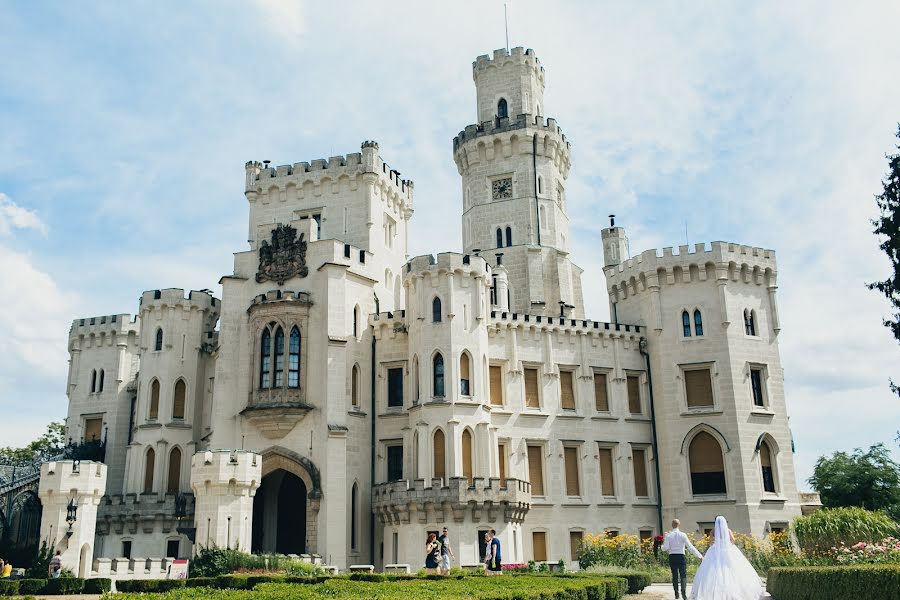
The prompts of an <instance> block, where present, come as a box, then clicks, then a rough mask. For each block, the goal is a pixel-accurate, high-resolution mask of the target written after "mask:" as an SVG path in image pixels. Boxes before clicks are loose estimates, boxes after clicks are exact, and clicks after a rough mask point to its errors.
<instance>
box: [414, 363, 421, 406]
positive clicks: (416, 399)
mask: <svg viewBox="0 0 900 600" xmlns="http://www.w3.org/2000/svg"><path fill="white" fill-rule="evenodd" d="M419 398H420V396H419V357H418V356H413V404H418V403H419Z"/></svg>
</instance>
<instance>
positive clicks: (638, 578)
mask: <svg viewBox="0 0 900 600" xmlns="http://www.w3.org/2000/svg"><path fill="white" fill-rule="evenodd" d="M604 575H605V576H606V577H621V578H622V579H624V580H625V581H627V582H628V593H629V594H640V593H641V592H643V591H644V588H645V587H647V586H649V585H650V584H651V583H653V579H652V577H650V573H646V572H644V571H624V570H623V571H611V572H609V573H604Z"/></svg>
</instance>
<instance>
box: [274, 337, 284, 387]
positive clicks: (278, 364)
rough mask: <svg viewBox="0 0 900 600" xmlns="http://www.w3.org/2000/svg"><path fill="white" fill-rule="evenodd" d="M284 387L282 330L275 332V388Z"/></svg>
mask: <svg viewBox="0 0 900 600" xmlns="http://www.w3.org/2000/svg"><path fill="white" fill-rule="evenodd" d="M283 386H284V330H282V329H281V327H279V328H278V329H276V330H275V386H274V387H277V388H280V387H283Z"/></svg>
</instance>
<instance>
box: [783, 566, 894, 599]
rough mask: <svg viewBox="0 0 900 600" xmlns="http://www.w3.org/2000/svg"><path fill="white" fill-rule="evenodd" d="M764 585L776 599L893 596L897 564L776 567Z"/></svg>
mask: <svg viewBox="0 0 900 600" xmlns="http://www.w3.org/2000/svg"><path fill="white" fill-rule="evenodd" d="M766 588H767V590H768V591H769V593H770V594H772V596H773V597H775V598H778V600H845V599H847V598H865V600H896V599H897V597H898V590H900V565H856V566H850V567H776V568H773V569H771V570H770V571H769V579H768V581H767V585H766Z"/></svg>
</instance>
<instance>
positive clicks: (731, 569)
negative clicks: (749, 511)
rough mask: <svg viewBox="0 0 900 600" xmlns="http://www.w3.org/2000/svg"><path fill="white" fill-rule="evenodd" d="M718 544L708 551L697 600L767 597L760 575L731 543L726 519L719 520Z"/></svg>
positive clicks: (695, 592)
mask: <svg viewBox="0 0 900 600" xmlns="http://www.w3.org/2000/svg"><path fill="white" fill-rule="evenodd" d="M714 539H715V543H714V544H712V545H711V546H710V547H709V550H707V551H706V555H705V556H704V557H703V561H702V562H701V563H700V567H699V568H698V569H697V574H696V575H694V584H693V586H692V587H691V598H692V599H693V600H759V598H760V597H761V596H762V594H763V589H762V585H761V584H760V580H759V575H757V574H756V571H754V570H753V566H752V565H751V564H750V561H748V560H747V558H746V557H745V556H744V555H743V554H742V553H741V551H740V549H739V548H738V547H737V546H735V545H734V543H733V542H732V541H731V532H730V531H729V530H728V523H727V522H726V521H725V517H716V528H715V538H714Z"/></svg>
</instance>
